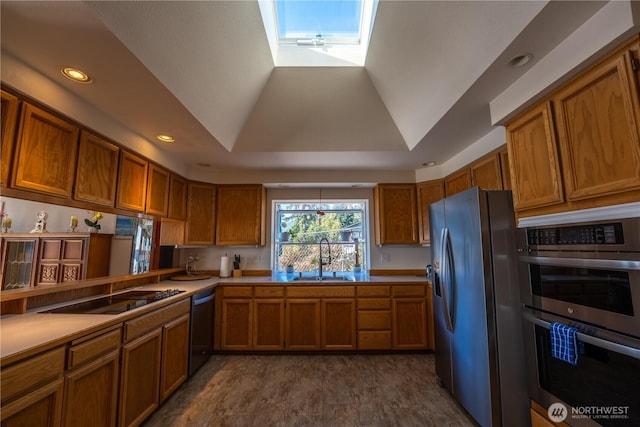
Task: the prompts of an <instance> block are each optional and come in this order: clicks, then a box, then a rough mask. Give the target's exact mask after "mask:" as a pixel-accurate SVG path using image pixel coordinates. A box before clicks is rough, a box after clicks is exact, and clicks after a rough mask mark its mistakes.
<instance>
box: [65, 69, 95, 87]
mask: <svg viewBox="0 0 640 427" xmlns="http://www.w3.org/2000/svg"><path fill="white" fill-rule="evenodd" d="M60 71H61V72H62V75H63V76H65V77H66V78H68V79H71V80H73V81H74V82H78V83H91V82H92V80H91V77H89V75H88V74H87V73H85V72H84V71H82V70H79V69H78V68H72V67H65V68H63V69H62V70H60Z"/></svg>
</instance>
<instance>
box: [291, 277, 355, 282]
mask: <svg viewBox="0 0 640 427" xmlns="http://www.w3.org/2000/svg"><path fill="white" fill-rule="evenodd" d="M292 280H293V281H296V282H313V281H316V282H354V281H355V279H354V278H353V277H348V276H322V277H320V276H302V277H300V276H297V277H294V278H293V279H292Z"/></svg>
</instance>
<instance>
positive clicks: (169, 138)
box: [156, 135, 176, 142]
mask: <svg viewBox="0 0 640 427" xmlns="http://www.w3.org/2000/svg"><path fill="white" fill-rule="evenodd" d="M156 138H158V140H159V141H162V142H175V140H176V139H175V138H174V137H172V136H171V135H158V136H156Z"/></svg>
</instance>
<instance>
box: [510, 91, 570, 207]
mask: <svg viewBox="0 0 640 427" xmlns="http://www.w3.org/2000/svg"><path fill="white" fill-rule="evenodd" d="M551 120H552V118H551V105H550V104H549V103H544V104H540V105H538V106H537V107H536V108H533V109H532V110H530V111H529V112H527V113H526V114H524V115H522V116H521V117H519V118H518V119H516V120H515V121H513V122H512V123H510V124H509V125H507V148H508V149H509V164H510V170H511V185H512V191H513V206H514V208H515V209H516V210H519V209H527V208H532V207H538V206H547V205H552V204H557V203H562V202H563V201H564V193H563V190H562V185H561V179H560V164H559V163H558V154H557V145H556V138H555V133H554V130H553V127H552V122H551Z"/></svg>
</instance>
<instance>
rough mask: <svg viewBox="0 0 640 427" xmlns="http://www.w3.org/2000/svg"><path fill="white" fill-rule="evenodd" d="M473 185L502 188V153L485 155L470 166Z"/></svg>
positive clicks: (495, 188) (486, 188) (483, 187)
mask: <svg viewBox="0 0 640 427" xmlns="http://www.w3.org/2000/svg"><path fill="white" fill-rule="evenodd" d="M470 173H471V186H472V187H476V186H478V187H480V188H482V189H483V190H502V174H501V173H500V155H499V154H498V153H495V154H491V155H489V156H485V157H483V158H482V159H481V160H479V161H477V162H474V163H473V164H472V165H471V167H470Z"/></svg>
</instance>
